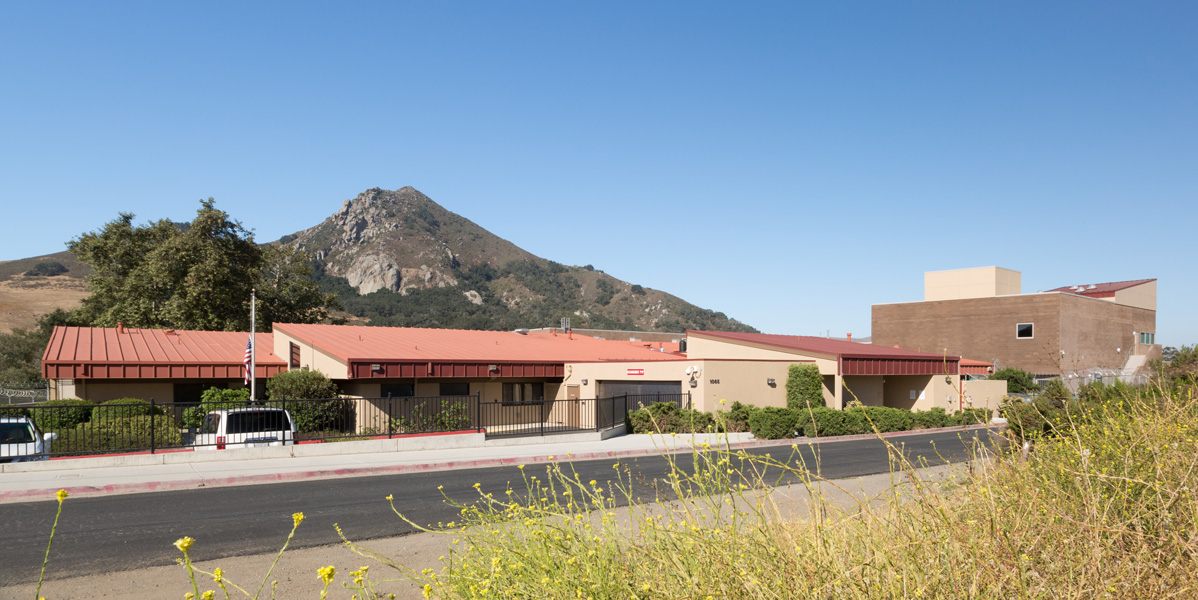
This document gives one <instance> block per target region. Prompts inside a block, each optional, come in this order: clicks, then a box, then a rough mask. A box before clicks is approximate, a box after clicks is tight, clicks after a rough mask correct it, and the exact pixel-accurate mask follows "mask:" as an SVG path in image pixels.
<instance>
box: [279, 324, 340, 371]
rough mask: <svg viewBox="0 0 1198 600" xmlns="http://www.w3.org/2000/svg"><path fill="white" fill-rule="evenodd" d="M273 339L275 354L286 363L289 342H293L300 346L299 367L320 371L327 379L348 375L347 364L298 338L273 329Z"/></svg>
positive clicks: (288, 353)
mask: <svg viewBox="0 0 1198 600" xmlns="http://www.w3.org/2000/svg"><path fill="white" fill-rule="evenodd" d="M274 340H275V347H274V350H275V356H277V357H279V358H281V359H283V360H284V361H285V362H287V364H288V365H290V364H291V343H293V342H294V343H295V344H298V345H299V347H300V368H303V367H308V368H309V369H312V370H315V371H320V372H321V373H324V374H325V377H328V378H329V379H345V378H346V377H348V376H349V365H347V364H345V363H343V362H341V361H339V360H337V359H336V358H333V357H332V356H329V355H328V354H325V353H324V352H321V351H319V350H317V349H315V348H313V347H312V346H311V345H310V344H307V343H304V342H303V341H301V340H299V339H298V338H294V337H291V336H290V335H288V334H286V333H284V332H282V331H279V330H278V329H275V331H274ZM288 368H290V366H289V367H288Z"/></svg>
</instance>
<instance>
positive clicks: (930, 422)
mask: <svg viewBox="0 0 1198 600" xmlns="http://www.w3.org/2000/svg"><path fill="white" fill-rule="evenodd" d="M911 417H912V419H913V420H914V423H915V427H916V428H919V429H936V428H937V427H948V426H949V423H951V418H950V417H949V416H948V413H947V412H945V410H944V409H943V408H940V407H939V406H937V407H934V408H929V409H928V410H921V411H919V412H915V413H912V414H911Z"/></svg>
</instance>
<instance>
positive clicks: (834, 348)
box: [686, 331, 957, 361]
mask: <svg viewBox="0 0 1198 600" xmlns="http://www.w3.org/2000/svg"><path fill="white" fill-rule="evenodd" d="M686 333H687V335H692V334H697V335H704V336H707V337H716V338H723V339H727V340H734V341H739V342H749V343H754V344H763V345H766V346H775V347H778V348H785V349H787V350H798V351H800V352H814V353H816V354H828V355H832V356H837V357H865V358H921V359H927V360H943V359H944V356H943V355H940V354H933V353H931V352H916V351H915V350H902V349H900V348H890V347H887V346H874V345H873V344H861V343H857V342H848V341H845V340H837V339H831V338H822V337H815V336H806V335H776V334H769V333H732V332H726V331H687V332H686ZM948 358H949V359H950V360H954V361H955V360H957V357H956V356H950V357H948Z"/></svg>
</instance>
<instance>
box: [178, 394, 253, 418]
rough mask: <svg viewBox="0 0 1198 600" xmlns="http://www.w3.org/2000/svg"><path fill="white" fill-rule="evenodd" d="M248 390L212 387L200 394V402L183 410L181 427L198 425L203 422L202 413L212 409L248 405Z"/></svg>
mask: <svg viewBox="0 0 1198 600" xmlns="http://www.w3.org/2000/svg"><path fill="white" fill-rule="evenodd" d="M249 404H250V390H249V388H241V389H236V390H227V389H224V388H217V387H212V388H208V389H206V390H204V393H203V394H200V403H199V404H198V405H193V406H189V407H188V408H186V409H184V410H183V423H182V425H183V427H199V426H200V425H201V424H202V423H203V422H204V415H207V414H208V413H210V412H212V411H214V410H222V409H230V408H241V407H244V406H249Z"/></svg>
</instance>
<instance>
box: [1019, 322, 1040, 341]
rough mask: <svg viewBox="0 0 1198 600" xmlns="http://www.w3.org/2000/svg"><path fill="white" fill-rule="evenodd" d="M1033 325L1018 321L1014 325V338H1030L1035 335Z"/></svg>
mask: <svg viewBox="0 0 1198 600" xmlns="http://www.w3.org/2000/svg"><path fill="white" fill-rule="evenodd" d="M1034 334H1035V332H1034V327H1033V325H1032V324H1031V323H1020V324H1018V325H1016V326H1015V339H1017V340H1030V339H1032V338H1034V337H1036V336H1035V335H1034Z"/></svg>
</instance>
